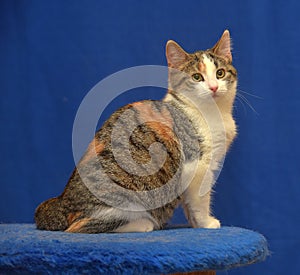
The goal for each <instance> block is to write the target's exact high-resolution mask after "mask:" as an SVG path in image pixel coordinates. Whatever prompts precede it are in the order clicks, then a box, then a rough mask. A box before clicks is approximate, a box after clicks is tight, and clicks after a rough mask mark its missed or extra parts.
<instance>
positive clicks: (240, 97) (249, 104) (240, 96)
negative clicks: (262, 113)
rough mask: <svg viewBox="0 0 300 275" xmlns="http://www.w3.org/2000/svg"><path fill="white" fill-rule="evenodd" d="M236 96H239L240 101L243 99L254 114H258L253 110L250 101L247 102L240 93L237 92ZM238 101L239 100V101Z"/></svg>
mask: <svg viewBox="0 0 300 275" xmlns="http://www.w3.org/2000/svg"><path fill="white" fill-rule="evenodd" d="M237 98H239V99H240V100H241V101H243V102H244V103H245V104H246V105H248V107H249V108H250V109H251V110H252V111H253V112H254V113H255V114H256V115H259V113H258V112H257V111H256V110H255V108H254V107H253V106H252V105H251V103H250V102H249V100H248V99H247V98H246V97H245V96H244V95H242V94H241V93H237ZM241 101H240V102H241Z"/></svg>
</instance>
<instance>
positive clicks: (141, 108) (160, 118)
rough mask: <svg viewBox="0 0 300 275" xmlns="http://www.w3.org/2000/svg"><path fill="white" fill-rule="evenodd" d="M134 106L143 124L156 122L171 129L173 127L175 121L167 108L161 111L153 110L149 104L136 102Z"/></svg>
mask: <svg viewBox="0 0 300 275" xmlns="http://www.w3.org/2000/svg"><path fill="white" fill-rule="evenodd" d="M132 106H133V107H134V108H135V109H136V110H137V111H138V113H139V118H140V122H141V123H145V122H150V121H155V122H160V123H162V125H164V124H165V125H166V126H168V127H170V128H172V127H173V119H172V117H171V114H170V112H169V110H168V109H167V107H165V106H164V107H163V108H162V109H161V110H160V111H158V110H155V109H153V107H152V105H151V103H149V102H146V103H144V102H136V103H133V104H132Z"/></svg>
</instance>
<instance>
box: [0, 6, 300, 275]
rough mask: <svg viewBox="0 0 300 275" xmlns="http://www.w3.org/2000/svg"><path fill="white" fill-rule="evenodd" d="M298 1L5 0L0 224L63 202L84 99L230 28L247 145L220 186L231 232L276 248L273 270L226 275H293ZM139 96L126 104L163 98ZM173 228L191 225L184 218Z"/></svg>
mask: <svg viewBox="0 0 300 275" xmlns="http://www.w3.org/2000/svg"><path fill="white" fill-rule="evenodd" d="M299 11H300V2H299V1H297V0H294V1H289V0H283V1H279V0H277V1H271V0H270V1H266V0H246V1H231V0H227V1H219V0H215V1H199V0H198V1H153V0H152V1H58V0H55V1H54V0H52V1H8V0H7V1H5V0H2V1H1V2H0V92H1V103H0V120H1V135H0V146H1V147H0V148H1V166H0V169H1V178H0V182H1V192H0V222H7V223H11V222H33V213H34V209H35V207H36V206H37V205H38V204H39V203H40V202H41V201H43V200H45V199H47V198H49V197H53V196H57V195H58V194H60V193H61V192H62V190H63V188H64V186H65V184H66V182H67V180H68V178H69V176H70V173H71V172H72V170H73V168H74V161H73V157H72V126H73V121H74V118H75V115H76V111H77V108H78V107H79V105H80V103H81V100H82V99H83V98H84V96H85V95H86V94H87V93H88V91H89V90H90V89H91V88H92V87H93V86H94V85H95V84H97V82H99V81H100V80H101V79H103V78H104V77H106V76H108V75H110V74H112V73H114V72H116V71H119V70H121V69H125V68H128V67H131V66H137V65H146V64H156V65H166V61H165V53H164V50H165V43H166V42H167V40H168V39H174V40H176V41H177V42H178V43H180V44H181V45H182V46H183V48H184V49H186V50H187V51H195V50H198V49H206V48H209V47H211V46H213V45H214V43H215V42H216V41H217V39H218V38H219V36H220V35H221V34H222V32H223V30H224V29H225V28H229V29H230V31H231V35H232V38H233V42H234V50H233V56H234V64H235V66H236V68H237V69H238V72H239V89H241V90H243V91H245V92H247V93H251V94H254V95H257V96H259V97H261V98H257V97H253V96H250V95H247V94H242V95H244V96H246V97H247V98H248V100H249V101H251V105H252V106H253V107H254V108H255V110H256V112H257V113H255V112H254V111H252V110H251V108H250V107H248V106H247V105H245V104H242V103H241V102H240V101H239V100H236V103H235V117H236V121H237V124H238V126H239V136H238V138H237V140H236V142H235V143H234V145H233V147H232V149H231V151H230V153H229V155H228V157H227V159H226V162H225V165H224V169H223V171H222V173H221V176H220V178H219V180H218V184H217V186H216V192H215V199H214V213H215V214H216V216H217V217H218V218H220V219H221V221H222V223H223V225H233V226H241V227H246V228H250V229H253V230H256V231H259V232H261V233H263V234H264V235H265V236H266V238H267V239H268V241H269V244H270V250H271V252H272V254H271V257H269V258H268V259H267V261H266V262H264V263H260V264H256V265H252V266H249V267H246V268H241V269H236V270H232V271H229V272H228V273H229V274H296V273H297V272H296V271H297V268H298V271H299V265H298V264H299V261H300V253H299V251H298V250H299V247H300V237H299V234H298V232H299V230H300V219H299V198H300V185H299V184H300V182H299V180H300V177H299V176H300V175H299V163H300V158H299V155H300V154H299V153H300V146H299V133H300V130H299V129H300V128H299V115H300V108H299V106H300V92H299V73H300V70H299V69H300V51H299V44H300V34H299V33H300V32H299V23H300V20H299ZM162 95H163V93H162V91H161V90H159V89H149V88H147V89H142V90H140V89H138V90H132V91H129V92H127V93H125V94H123V95H122V96H120V97H119V98H117V99H116V100H115V101H114V102H113V103H112V104H110V106H109V108H108V109H107V110H106V112H105V114H104V116H103V117H102V119H101V121H103V119H105V117H107V116H108V115H109V114H110V113H111V112H112V111H113V110H115V109H116V108H117V107H118V106H121V105H124V104H126V103H128V102H132V101H135V100H140V99H148V98H153V99H158V98H161V97H162ZM173 221H174V222H181V223H182V222H185V221H184V219H183V217H182V213H181V212H180V211H179V212H177V214H176V216H175V218H174V219H173Z"/></svg>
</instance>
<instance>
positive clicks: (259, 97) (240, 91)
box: [237, 89, 264, 99]
mask: <svg viewBox="0 0 300 275" xmlns="http://www.w3.org/2000/svg"><path fill="white" fill-rule="evenodd" d="M237 92H239V93H243V94H246V95H248V96H252V97H254V98H258V99H264V98H263V97H261V96H258V95H255V94H251V93H248V92H245V91H243V90H241V89H237Z"/></svg>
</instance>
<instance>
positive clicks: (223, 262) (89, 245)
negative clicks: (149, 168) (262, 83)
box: [0, 224, 268, 274]
mask: <svg viewBox="0 0 300 275" xmlns="http://www.w3.org/2000/svg"><path fill="white" fill-rule="evenodd" d="M267 255H268V247H267V242H266V239H265V238H264V237H263V236H262V235H261V234H259V233H256V232H253V231H250V230H246V229H242V228H236V227H222V228H221V229H192V228H177V229H168V230H162V231H154V232H150V233H126V234H125V233H123V234H74V233H64V232H50V231H39V230H36V229H35V225H33V224H0V273H1V274H2V273H10V272H13V273H21V274H26V273H27V274H34V273H56V274H57V273H63V274H76V273H80V274H99V273H100V274H162V273H175V272H190V271H195V270H198V271H200V270H223V269H229V268H233V267H237V266H242V265H247V264H250V263H254V262H258V261H262V260H264V259H265V257H266V256H267Z"/></svg>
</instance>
